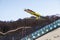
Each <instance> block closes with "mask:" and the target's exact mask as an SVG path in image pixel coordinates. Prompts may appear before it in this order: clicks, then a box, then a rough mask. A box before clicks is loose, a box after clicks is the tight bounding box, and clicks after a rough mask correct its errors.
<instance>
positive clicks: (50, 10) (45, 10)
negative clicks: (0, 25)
mask: <svg viewBox="0 0 60 40" xmlns="http://www.w3.org/2000/svg"><path fill="white" fill-rule="evenodd" d="M25 8H26V9H28V8H29V9H32V10H34V11H36V12H37V13H39V14H41V15H43V16H46V15H55V14H60V0H0V20H2V21H10V20H17V19H19V18H25V17H30V16H31V15H30V14H28V13H26V12H24V9H25Z"/></svg>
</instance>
